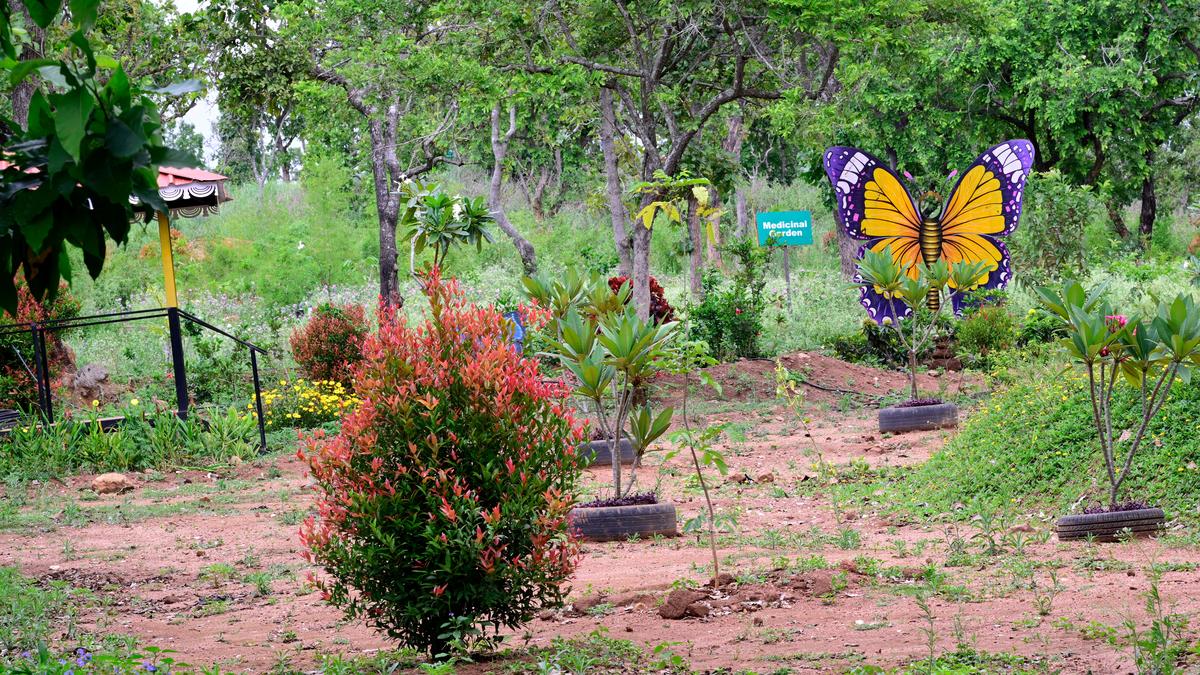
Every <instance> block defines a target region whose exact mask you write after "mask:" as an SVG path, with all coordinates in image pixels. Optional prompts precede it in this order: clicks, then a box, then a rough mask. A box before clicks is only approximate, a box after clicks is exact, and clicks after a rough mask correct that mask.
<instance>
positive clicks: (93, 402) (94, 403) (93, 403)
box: [92, 399, 100, 408]
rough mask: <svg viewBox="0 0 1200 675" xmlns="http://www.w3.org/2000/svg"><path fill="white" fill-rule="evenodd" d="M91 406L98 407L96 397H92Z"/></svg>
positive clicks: (98, 402) (98, 403)
mask: <svg viewBox="0 0 1200 675" xmlns="http://www.w3.org/2000/svg"><path fill="white" fill-rule="evenodd" d="M92 407H93V408H99V407H100V401H97V400H96V399H92Z"/></svg>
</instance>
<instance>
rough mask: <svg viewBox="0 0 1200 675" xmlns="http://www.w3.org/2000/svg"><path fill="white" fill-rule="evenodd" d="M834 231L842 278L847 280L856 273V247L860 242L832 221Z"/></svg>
mask: <svg viewBox="0 0 1200 675" xmlns="http://www.w3.org/2000/svg"><path fill="white" fill-rule="evenodd" d="M833 227H834V231H835V232H837V243H838V257H839V258H841V262H842V278H843V279H845V280H847V281H849V280H851V279H853V278H854V275H855V274H858V248H859V246H860V244H859V243H858V242H857V241H854V240H853V239H851V238H850V235H848V234H846V232H845V231H844V230H842V226H841V225H839V224H837V223H834V225H833Z"/></svg>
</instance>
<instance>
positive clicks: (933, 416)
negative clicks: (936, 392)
mask: <svg viewBox="0 0 1200 675" xmlns="http://www.w3.org/2000/svg"><path fill="white" fill-rule="evenodd" d="M956 426H958V406H956V405H954V404H953V403H936V404H934V405H917V406H912V407H909V408H880V409H879V433H892V434H900V433H904V432H905V431H927V430H930V429H946V428H950V427H956Z"/></svg>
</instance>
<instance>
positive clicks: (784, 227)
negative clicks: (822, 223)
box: [755, 211, 813, 246]
mask: <svg viewBox="0 0 1200 675" xmlns="http://www.w3.org/2000/svg"><path fill="white" fill-rule="evenodd" d="M755 221H756V222H757V224H758V244H759V246H765V245H766V243H767V238H768V237H772V236H773V237H774V238H775V243H776V244H779V245H780V246H806V245H809V244H811V243H813V231H812V212H811V211H774V212H767V213H758V214H756V216H755Z"/></svg>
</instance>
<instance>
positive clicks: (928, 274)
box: [856, 246, 988, 401]
mask: <svg viewBox="0 0 1200 675" xmlns="http://www.w3.org/2000/svg"><path fill="white" fill-rule="evenodd" d="M987 273H988V267H987V264H986V263H982V262H959V263H954V264H953V265H947V264H946V261H945V260H940V259H939V260H938V261H937V262H935V263H933V264H932V265H901V264H900V263H898V262H896V260H895V259H894V258H893V256H892V249H891V247H890V246H889V247H887V248H885V249H884V250H882V251H872V250H870V249H867V250H866V251H864V252H863V257H862V259H861V260H859V261H858V276H857V278H856V280H857V281H858V283H859V284H862V285H866V286H871V287H873V288H874V289H875V292H876V293H878V294H879V295H881V296H883V297H884V298H886V299H887V301H888V304H889V305H890V310H891V312H890V316H884V317H883V318H882V320H881V322H882V323H883V325H885V326H891V327H892V329H893V330H895V331H896V335H897V336H898V337H899V338H900V342H901V344H903V345H904V349H905V351H907V353H908V386H909V396H910V397H911V398H912V400H914V401H915V400H916V399H917V354H919V353H921V350H923V349H925V348H926V347H927V346H929V345H930V344H931V343H932V341H933V339H934V338H935V337H936V336H937V319H938V316H939V315H940V314H941V312H942V309H943V308H945V307H953V306H954V300H955V298H956V297H957V296H959V295H961V294H963V293H966V292H967V291H970V290H971V289H974V288H976V287H977V286H979V284H980V283H982V282H984V281H986V280H987ZM934 296H936V297H937V298H938V300H939V301H938V302H937V303H930V302H929V299H930V298H931V297H934ZM897 302H899V303H900V305H899V306H898V305H897ZM930 304H934V305H935V306H936V307H937V309H933V310H931V309H929V306H930ZM903 316H910V318H909V321H908V326H907V331H906V327H905V326H903V325H902V322H901V321H900V318H901V317H903ZM893 317H895V318H893Z"/></svg>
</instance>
